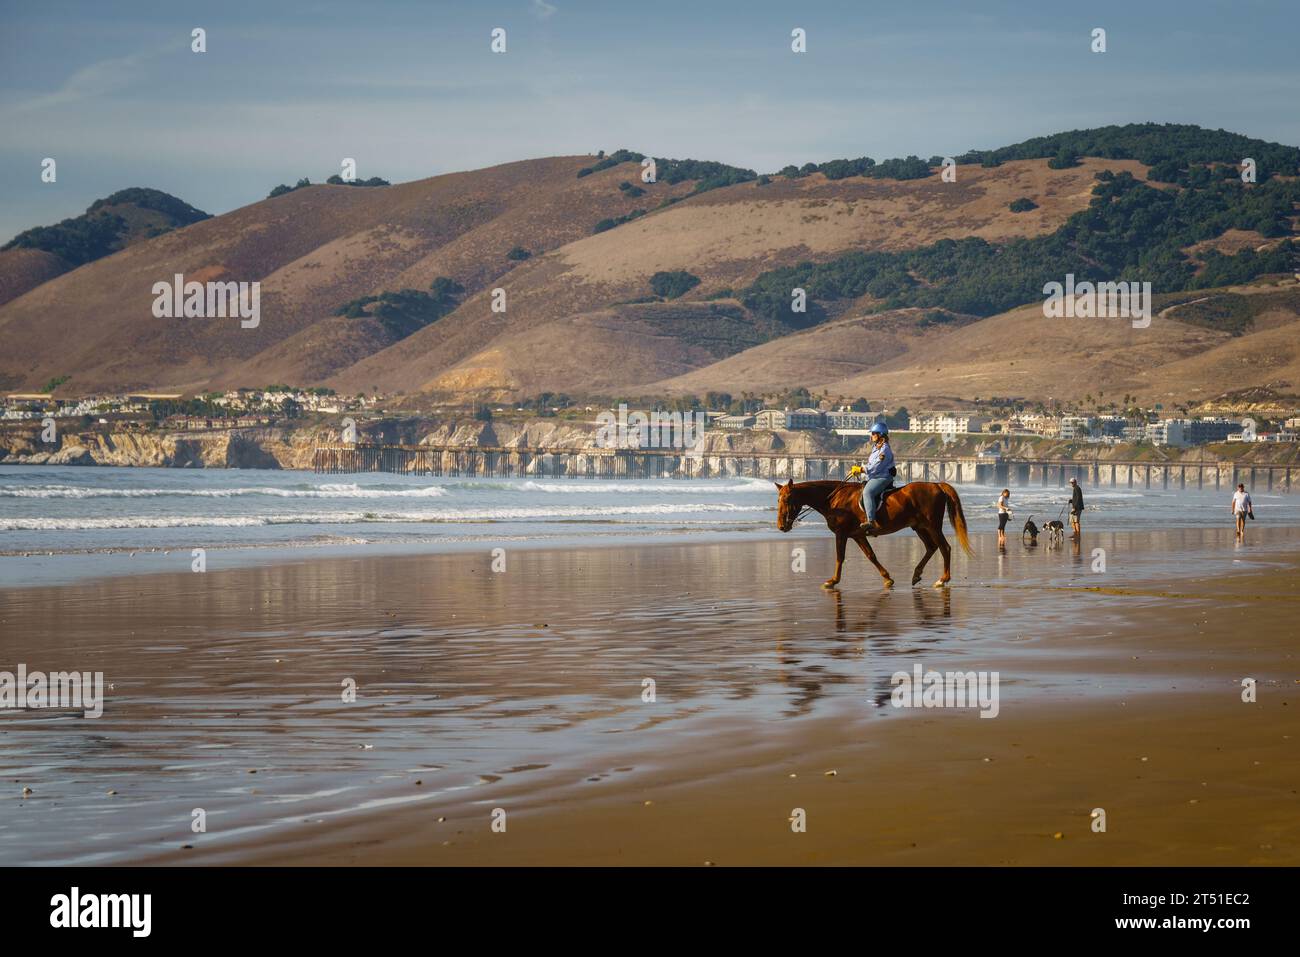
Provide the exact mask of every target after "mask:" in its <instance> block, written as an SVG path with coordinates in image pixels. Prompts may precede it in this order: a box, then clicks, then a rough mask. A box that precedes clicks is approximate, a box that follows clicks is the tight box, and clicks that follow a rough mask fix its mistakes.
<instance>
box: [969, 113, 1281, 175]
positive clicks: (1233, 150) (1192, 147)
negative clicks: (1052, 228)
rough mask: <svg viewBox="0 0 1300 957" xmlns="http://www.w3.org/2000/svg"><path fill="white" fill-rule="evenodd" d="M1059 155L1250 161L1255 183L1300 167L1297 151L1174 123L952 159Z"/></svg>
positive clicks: (1180, 162) (1079, 134)
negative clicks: (1255, 169) (1255, 170)
mask: <svg viewBox="0 0 1300 957" xmlns="http://www.w3.org/2000/svg"><path fill="white" fill-rule="evenodd" d="M1063 155H1073V156H1076V157H1078V156H1100V157H1103V158H1106V159H1135V160H1138V161H1139V162H1141V163H1143V164H1145V165H1147V166H1161V167H1162V169H1168V168H1169V167H1168V166H1166V165H1164V164H1170V163H1173V164H1174V166H1173V168H1174V169H1187V168H1188V167H1191V166H1202V165H1205V164H1210V163H1227V164H1230V165H1232V166H1234V167H1235V166H1237V164H1239V163H1240V162H1241V161H1242V160H1243V159H1245V158H1246V157H1250V158H1251V159H1253V160H1254V161H1255V162H1256V164H1257V174H1256V175H1257V179H1258V181H1260V182H1263V181H1264V180H1265V179H1267V178H1269V177H1270V176H1273V175H1277V174H1281V175H1288V176H1293V175H1295V173H1296V171H1297V168H1300V149H1297V148H1296V147H1294V146H1282V145H1281V144H1279V143H1269V142H1267V141H1265V140H1257V139H1252V138H1251V137H1249V136H1242V135H1241V134H1239V133H1229V132H1228V131H1226V130H1207V129H1203V128H1202V127H1199V126H1192V125H1188V124H1180V123H1129V124H1127V125H1125V126H1103V127H1099V128H1098V129H1094V130H1071V131H1070V132H1068V133H1055V134H1053V135H1051V136H1039V137H1035V138H1034V139H1031V140H1025V141H1024V142H1023V143H1016V144H1014V145H1012V146H1004V147H1002V148H1001V149H996V150H971V151H970V152H967V153H964V154H962V155H961V156H959V157H956V159H957V162H958V163H981V162H983V163H985V165H994V166H996V165H997V164H998V163H1002V162H1006V161H1007V160H1021V159H1048V158H1055V157H1060V156H1063Z"/></svg>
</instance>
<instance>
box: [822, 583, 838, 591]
mask: <svg viewBox="0 0 1300 957" xmlns="http://www.w3.org/2000/svg"><path fill="white" fill-rule="evenodd" d="M838 584H839V582H837V581H824V582H822V587H823V588H825V589H826V590H827V591H829V590H830V589H832V588H834V587H835V586H836V585H838Z"/></svg>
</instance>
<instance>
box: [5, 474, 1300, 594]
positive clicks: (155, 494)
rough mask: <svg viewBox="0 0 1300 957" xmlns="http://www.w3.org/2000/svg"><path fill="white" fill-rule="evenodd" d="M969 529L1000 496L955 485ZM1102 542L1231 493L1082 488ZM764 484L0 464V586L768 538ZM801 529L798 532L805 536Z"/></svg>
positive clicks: (1037, 507) (1054, 513)
mask: <svg viewBox="0 0 1300 957" xmlns="http://www.w3.org/2000/svg"><path fill="white" fill-rule="evenodd" d="M957 488H958V491H959V492H960V494H961V496H962V500H963V504H964V508H965V512H966V516H967V520H968V522H969V523H970V525H971V527H972V529H973V530H978V531H984V530H987V529H988V528H992V527H995V526H996V521H997V519H996V512H995V509H994V501H995V500H996V497H997V493H998V491H999V489H997V488H995V487H992V486H976V485H959V486H957ZM1084 494H1085V496H1086V502H1087V514H1086V516H1085V525H1086V527H1087V528H1089V529H1095V530H1099V531H1126V530H1141V529H1148V528H1186V527H1213V526H1223V527H1228V526H1230V524H1231V515H1230V514H1229V511H1228V500H1229V493H1228V492H1227V491H1226V490H1225V491H1220V492H1213V491H1204V490H1186V491H1180V490H1176V489H1170V490H1163V489H1150V490H1148V489H1087V488H1085V491H1084ZM1067 499H1068V489H1067V488H1062V487H1051V488H1045V487H1041V486H1032V487H1023V488H1013V489H1012V506H1013V509H1014V514H1013V516H1012V523H1011V526H1010V528H1011V529H1012V531H1013V533H1014V534H1016V535H1018V534H1019V530H1020V528H1021V526H1022V525H1023V523H1024V521H1025V519H1026V518H1029V517H1030V516H1031V515H1032V516H1033V518H1034V521H1035V522H1038V523H1039V524H1041V523H1043V522H1045V521H1047V520H1049V519H1053V518H1062V519H1064V517H1065V516H1064V515H1063V511H1064V506H1065V502H1066V501H1067ZM1254 499H1255V505H1256V512H1257V514H1258V515H1259V519H1260V521H1261V522H1265V523H1269V524H1273V525H1297V524H1300V496H1297V495H1285V494H1280V493H1279V494H1269V493H1257V494H1255V496H1254ZM775 520H776V494H775V490H774V488H773V486H772V483H771V482H770V481H768V480H765V479H752V478H724V479H708V480H681V479H626V480H583V479H553V478H548V479H527V478H499V479H495V478H428V477H412V476H401V475H389V474H382V473H366V474H358V475H348V476H338V475H328V476H326V475H316V474H314V473H310V472H277V471H251V470H225V469H208V470H188V469H185V470H181V469H119V468H84V467H75V466H48V467H47V466H15V465H10V466H0V585H3V584H32V583H40V582H46V583H55V582H60V581H69V580H74V579H79V578H85V577H94V576H103V575H116V574H132V573H139V572H142V571H156V570H175V569H176V568H183V567H185V566H187V565H188V564H189V562H190V561H191V554H192V551H193V549H197V548H201V549H204V551H205V554H206V555H207V560H208V561H209V562H210V563H211V562H224V563H227V564H231V563H238V562H242V561H249V560H255V561H265V560H271V559H273V558H277V557H283V554H284V553H285V552H286V551H289V550H293V551H294V552H295V553H296V554H301V553H300V552H299V551H298V550H301V549H312V550H313V551H312V552H311V554H313V555H314V554H321V555H324V554H338V553H340V552H341V553H345V554H346V553H351V552H357V551H358V550H362V551H365V550H369V551H375V550H387V551H408V550H454V549H477V548H481V547H484V546H489V547H490V546H491V545H492V544H497V543H499V544H502V545H511V546H514V547H519V546H527V545H533V546H538V545H548V544H550V545H561V546H562V545H568V544H574V543H582V544H595V543H599V542H602V541H604V542H609V543H611V544H613V543H625V542H629V541H648V540H657V539H664V538H669V539H673V538H676V539H681V538H691V539H704V538H730V537H735V536H770V535H775V534H779V533H778V532H777V531H776V529H775ZM819 525H820V519H818V517H817V516H815V515H812V516H810V517H808V518H805V519H804V520H803V523H802V525H801V526H800V530H806V529H808V528H815V527H817V526H819Z"/></svg>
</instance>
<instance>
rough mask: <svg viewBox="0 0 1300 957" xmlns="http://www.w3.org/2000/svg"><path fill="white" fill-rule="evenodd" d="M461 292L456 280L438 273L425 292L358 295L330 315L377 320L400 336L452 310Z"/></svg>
mask: <svg viewBox="0 0 1300 957" xmlns="http://www.w3.org/2000/svg"><path fill="white" fill-rule="evenodd" d="M464 292H465V287H464V286H462V285H461V284H460V283H458V282H457V281H456V280H454V279H448V278H447V277H446V276H439V277H438V278H437V279H435V280H434V281H433V282H432V284H430V286H429V292H423V291H421V290H419V289H398V290H396V291H393V292H381V293H380V294H379V295H377V296H362V297H360V298H359V299H353V300H352V301H351V302H345V303H344V304H343V305H341V306H339V308H338V309H336V310H335V312H334V314H335V315H336V316H347V317H348V318H349V319H363V318H374V319H378V320H379V322H380V323H381V324H382V325H383V327H384V328H385V329H386V330H388V332H389V333H390V334H392V335H393V336H395V337H396V338H398V339H404V338H406V337H407V336H409V335H410V334H411V333H413V332H416V331H417V330H419V329H423V328H424V327H425V326H427V325H429V324H430V323H431V322H436V321H438V320H439V319H441V318H442V317H443V316H445V315H446V314H447V313H449V312H451V311H452V310H453V309H455V308H456V307H457V306H458V305H459V304H460V297H461V296H462V295H464Z"/></svg>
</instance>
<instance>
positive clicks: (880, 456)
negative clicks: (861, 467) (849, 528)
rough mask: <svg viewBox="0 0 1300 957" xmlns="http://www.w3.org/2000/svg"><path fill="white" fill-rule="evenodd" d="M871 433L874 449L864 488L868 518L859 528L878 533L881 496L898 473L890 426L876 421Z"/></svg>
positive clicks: (863, 500)
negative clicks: (895, 465)
mask: <svg viewBox="0 0 1300 957" xmlns="http://www.w3.org/2000/svg"><path fill="white" fill-rule="evenodd" d="M870 434H871V445H872V449H871V455H870V456H868V458H867V470H866V475H867V483H866V485H865V486H863V489H862V508H863V511H865V512H866V513H867V520H866V521H865V522H863V523H862V524H861V525H860V526H858V529H857V530H858V531H859V532H865V533H866V534H868V535H878V534H879V533H880V524H879V523H878V522H877V521H876V510H877V509H878V508H880V497H881V496H882V495H883V494H884V493H885V489H887V488H889V486H890V484H891V483H892V482H893V481H894V476H895V475H896V474H898V473H897V471H896V470H895V469H894V450H893V449H891V448H890V447H889V428H888V427H887V426H886V425H885V423H883V422H876V423H875V424H874V425H872V426H871V433H870Z"/></svg>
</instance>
